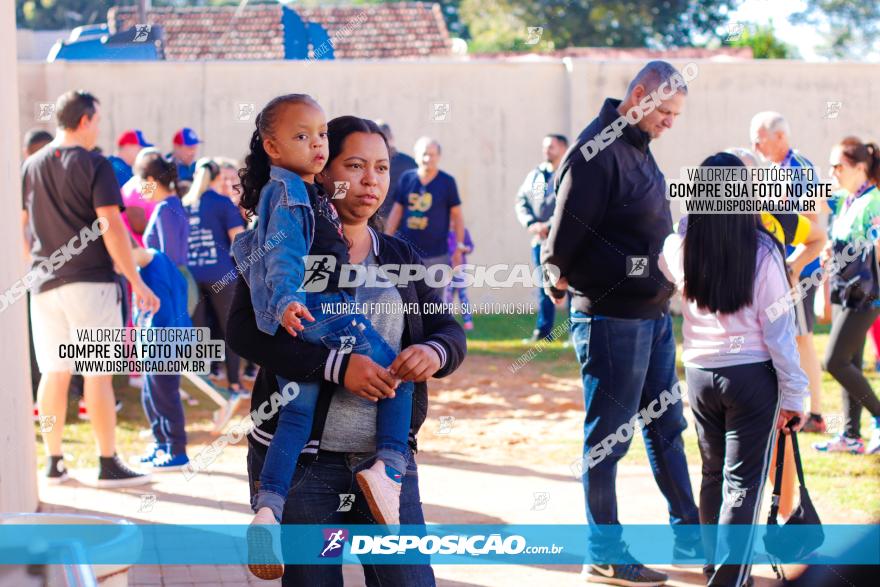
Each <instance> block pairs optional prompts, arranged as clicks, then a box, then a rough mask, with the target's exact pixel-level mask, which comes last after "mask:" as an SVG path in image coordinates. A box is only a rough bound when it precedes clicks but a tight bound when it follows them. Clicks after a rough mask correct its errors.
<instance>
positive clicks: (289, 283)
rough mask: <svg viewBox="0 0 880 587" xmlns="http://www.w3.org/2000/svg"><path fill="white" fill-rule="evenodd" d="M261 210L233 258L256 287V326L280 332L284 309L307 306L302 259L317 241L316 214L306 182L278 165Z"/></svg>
mask: <svg viewBox="0 0 880 587" xmlns="http://www.w3.org/2000/svg"><path fill="white" fill-rule="evenodd" d="M256 212H257V216H258V218H259V221H258V222H257V225H256V227H255V228H253V229H251V230H247V231H245V232H243V233H241V234H239V235H238V236H237V237H236V238H235V242H234V243H233V244H232V254H233V256H234V257H235V263H236V266H237V268H238V270H239V271H240V272H241V274H242V276H243V277H244V279H245V281H246V282H247V284H248V286H249V287H250V289H251V302H252V303H253V306H254V314H255V315H256V318H257V327H258V328H259V329H260V330H261V331H262V332H265V333H267V334H275V332H276V331H277V330H278V326H279V325H280V324H281V318H282V316H283V315H284V310H285V308H287V306H288V305H289V304H290V303H291V302H300V303H301V304H305V297H306V294H305V292H303V291H300V286H301V285H302V282H303V278H304V274H305V263H304V261H303V258H304V257H305V256H306V255H307V254H308V252H309V248H310V247H311V244H312V240H313V239H314V231H315V215H314V212H313V210H312V205H311V202H310V201H309V194H308V192H307V191H306V187H305V184H304V183H303V180H302V179H301V178H300V177H299V176H298V175H297V174H295V173H293V172H292V171H288V170H286V169H284V168H281V167H276V166H274V165H273V166H272V168H271V170H270V172H269V181H268V183H266V185H265V186H263V189H262V191H261V192H260V201H259V203H258V204H257V210H256Z"/></svg>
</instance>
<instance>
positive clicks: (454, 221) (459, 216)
mask: <svg viewBox="0 0 880 587" xmlns="http://www.w3.org/2000/svg"><path fill="white" fill-rule="evenodd" d="M449 223H450V224H451V225H452V226H453V227H454V230H455V252H454V253H452V266H453V267H457V266H458V265H461V255H462V253H463V251H462V250H461V249H460V248H459V246H458V245H459V243H461V244H465V242H464V212H462V210H461V204H459V205H457V206H453V207H451V208H450V209H449Z"/></svg>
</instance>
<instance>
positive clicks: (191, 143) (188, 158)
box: [168, 127, 202, 181]
mask: <svg viewBox="0 0 880 587" xmlns="http://www.w3.org/2000/svg"><path fill="white" fill-rule="evenodd" d="M201 142H202V141H201V140H199V136H198V135H197V134H196V131H194V130H193V129H191V128H188V127H183V128H182V129H180V130H179V131H177V132H176V133H175V134H174V141H173V143H174V147H173V148H172V149H171V153H170V154H169V155H168V160H169V161H171V162H172V163H175V164H176V165H177V179H178V181H192V179H193V173H194V172H195V170H196V155H198V150H199V145H200V144H201Z"/></svg>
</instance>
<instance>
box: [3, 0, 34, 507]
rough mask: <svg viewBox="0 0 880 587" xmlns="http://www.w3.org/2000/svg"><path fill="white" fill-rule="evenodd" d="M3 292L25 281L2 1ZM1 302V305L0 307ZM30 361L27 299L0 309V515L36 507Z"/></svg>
mask: <svg viewBox="0 0 880 587" xmlns="http://www.w3.org/2000/svg"><path fill="white" fill-rule="evenodd" d="M0 5H2V6H0V71H5V72H7V75H5V76H4V80H3V83H2V84H0V116H2V118H3V126H2V128H3V132H2V139H0V251H2V253H0V293H2V292H5V291H6V289H7V288H9V286H11V285H12V283H13V282H15V281H16V280H18V279H20V278H21V277H22V267H23V262H22V255H23V254H24V252H23V248H22V237H21V180H20V175H19V169H20V166H21V159H20V157H19V148H20V147H19V143H20V142H21V131H20V129H19V126H18V119H19V110H18V74H17V72H18V66H17V63H16V61H17V58H16V45H15V38H16V37H15V3H14V2H2V3H0ZM3 305H5V304H3V302H0V307H2V306H3ZM32 410H33V399H32V396H31V382H30V363H29V362H28V334H27V301H26V300H25V299H24V298H22V299H20V300H18V301H16V302H15V303H14V304H12V305H10V306H9V307H7V308H5V309H4V310H3V311H0V512H33V511H36V509H37V503H38V501H39V497H38V495H37V472H36V467H37V456H36V440H35V437H34V425H33V416H32V413H33V412H32Z"/></svg>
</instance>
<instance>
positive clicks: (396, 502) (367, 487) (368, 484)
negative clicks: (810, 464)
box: [356, 459, 401, 526]
mask: <svg viewBox="0 0 880 587" xmlns="http://www.w3.org/2000/svg"><path fill="white" fill-rule="evenodd" d="M356 477H357V482H358V486H359V487H360V488H361V491H363V493H364V497H365V498H366V499H367V506H369V508H370V513H372V514H373V517H374V518H376V522H378V523H379V524H384V525H386V526H396V525H398V524H400V489H401V483H400V482H397V481H394V480H393V479H391V478H390V477H389V476H388V473H386V472H385V463H384V462H382V461H381V460H379V459H376V462H375V463H373V466H372V467H370V468H369V469H364V470H363V471H360V472H359V473H358V474H357V476H356Z"/></svg>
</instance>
